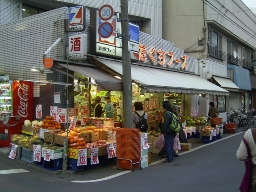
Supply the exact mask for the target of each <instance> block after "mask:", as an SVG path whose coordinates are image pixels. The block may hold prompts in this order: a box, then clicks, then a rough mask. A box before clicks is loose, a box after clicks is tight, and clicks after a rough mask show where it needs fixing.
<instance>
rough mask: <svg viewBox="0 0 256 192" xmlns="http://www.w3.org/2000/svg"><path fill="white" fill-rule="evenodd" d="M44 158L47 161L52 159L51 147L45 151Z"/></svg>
mask: <svg viewBox="0 0 256 192" xmlns="http://www.w3.org/2000/svg"><path fill="white" fill-rule="evenodd" d="M44 160H45V161H50V160H51V151H50V150H49V149H46V150H45V151H44Z"/></svg>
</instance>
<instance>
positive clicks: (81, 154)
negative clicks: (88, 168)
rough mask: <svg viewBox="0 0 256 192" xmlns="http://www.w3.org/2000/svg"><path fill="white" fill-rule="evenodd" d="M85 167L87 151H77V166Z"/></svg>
mask: <svg viewBox="0 0 256 192" xmlns="http://www.w3.org/2000/svg"><path fill="white" fill-rule="evenodd" d="M82 165H87V150H86V149H79V150H78V158H77V166H82Z"/></svg>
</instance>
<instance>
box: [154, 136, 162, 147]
mask: <svg viewBox="0 0 256 192" xmlns="http://www.w3.org/2000/svg"><path fill="white" fill-rule="evenodd" d="M163 146H164V136H163V134H160V135H159V136H158V137H157V139H156V144H155V148H157V149H162V148H163Z"/></svg>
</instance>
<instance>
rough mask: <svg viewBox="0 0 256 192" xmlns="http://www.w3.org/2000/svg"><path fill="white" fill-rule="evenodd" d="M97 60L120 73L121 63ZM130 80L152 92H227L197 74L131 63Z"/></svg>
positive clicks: (121, 71) (214, 93)
mask: <svg viewBox="0 0 256 192" xmlns="http://www.w3.org/2000/svg"><path fill="white" fill-rule="evenodd" d="M97 60H98V61H99V62H100V63H102V64H103V65H105V66H107V67H108V68H110V69H112V70H113V71H115V72H117V73H118V74H120V75H122V74H123V70H122V68H123V67H122V63H121V62H118V61H113V60H107V59H101V58H97ZM131 76H132V80H133V81H135V82H137V83H139V84H140V86H141V88H142V89H141V91H142V92H145V93H152V92H162V93H168V92H176V93H188V94H211V95H228V94H229V92H228V91H227V90H225V89H222V88H221V87H218V86H217V85H214V84H213V83H210V82H208V81H207V80H205V79H203V78H200V77H199V76H198V75H192V74H186V73H181V72H174V71H170V70H168V69H158V68H151V67H147V66H139V65H134V64H132V66H131Z"/></svg>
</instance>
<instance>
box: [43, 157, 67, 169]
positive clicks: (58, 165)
mask: <svg viewBox="0 0 256 192" xmlns="http://www.w3.org/2000/svg"><path fill="white" fill-rule="evenodd" d="M62 164H63V158H59V159H51V160H50V161H43V168H44V169H48V170H51V171H57V170H61V169H62Z"/></svg>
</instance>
